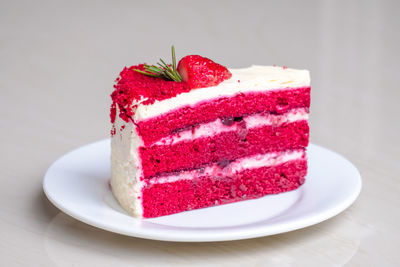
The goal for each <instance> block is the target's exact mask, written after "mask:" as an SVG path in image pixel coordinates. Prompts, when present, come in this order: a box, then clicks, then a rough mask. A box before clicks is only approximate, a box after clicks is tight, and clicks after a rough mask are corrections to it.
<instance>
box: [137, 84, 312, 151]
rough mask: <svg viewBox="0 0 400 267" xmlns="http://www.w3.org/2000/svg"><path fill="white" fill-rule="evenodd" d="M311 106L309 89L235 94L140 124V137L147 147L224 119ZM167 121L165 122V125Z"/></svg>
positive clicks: (177, 110) (277, 112)
mask: <svg viewBox="0 0 400 267" xmlns="http://www.w3.org/2000/svg"><path fill="white" fill-rule="evenodd" d="M309 106H310V87H303V88H295V89H292V90H290V89H289V90H288V89H285V90H270V91H265V92H252V93H246V94H238V95H236V96H233V97H222V98H218V99H215V100H210V101H205V102H202V103H199V104H197V105H195V106H185V107H182V108H179V109H176V110H173V111H171V112H168V113H166V114H163V115H160V116H157V117H154V118H151V119H147V120H143V121H139V122H138V123H137V127H138V132H139V135H140V136H141V137H142V139H143V142H144V144H145V145H146V146H147V145H150V144H152V143H153V142H155V141H157V140H159V139H160V138H162V137H165V136H168V135H170V134H171V133H172V132H176V131H177V130H179V129H185V128H187V127H189V126H192V125H196V124H201V123H205V122H210V121H214V120H216V119H217V118H223V117H241V116H245V115H250V114H254V113H260V112H271V113H276V114H283V113H285V112H287V111H288V110H290V109H294V108H302V107H306V108H308V107H309ZM166 122H168V123H166Z"/></svg>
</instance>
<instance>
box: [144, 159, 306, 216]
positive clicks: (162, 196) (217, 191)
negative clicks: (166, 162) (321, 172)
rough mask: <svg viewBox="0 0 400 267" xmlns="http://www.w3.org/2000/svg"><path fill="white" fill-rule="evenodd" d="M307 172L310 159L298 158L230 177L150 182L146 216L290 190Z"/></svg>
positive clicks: (300, 181) (145, 204)
mask: <svg viewBox="0 0 400 267" xmlns="http://www.w3.org/2000/svg"><path fill="white" fill-rule="evenodd" d="M306 172H307V161H306V160H305V159H298V160H293V161H289V162H286V163H283V164H281V165H278V166H271V167H262V168H257V169H247V170H244V171H242V172H240V173H237V174H235V175H234V176H230V177H211V176H205V177H204V176H203V177H201V178H199V179H194V180H179V181H175V182H172V183H160V184H152V185H148V186H146V187H145V188H144V189H143V196H142V201H143V216H144V217H145V218H151V217H158V216H163V215H168V214H173V213H177V212H182V211H186V210H193V209H198V208H204V207H210V206H215V205H220V204H226V203H231V202H236V201H241V200H245V199H254V198H259V197H262V196H264V195H266V194H277V193H281V192H286V191H290V190H293V189H296V188H298V187H299V186H300V185H301V184H303V183H304V179H305V175H306Z"/></svg>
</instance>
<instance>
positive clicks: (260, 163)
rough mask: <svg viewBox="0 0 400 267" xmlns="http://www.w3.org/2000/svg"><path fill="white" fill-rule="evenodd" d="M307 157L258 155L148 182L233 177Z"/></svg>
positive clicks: (298, 154) (288, 153) (297, 153)
mask: <svg viewBox="0 0 400 267" xmlns="http://www.w3.org/2000/svg"><path fill="white" fill-rule="evenodd" d="M303 157H305V151H304V150H292V151H286V152H274V153H267V154H258V155H254V156H250V157H244V158H240V159H237V160H235V161H233V162H231V163H230V164H229V165H227V166H226V167H224V168H221V167H220V166H218V164H212V165H209V166H207V167H205V168H204V170H203V171H199V170H191V171H183V172H181V173H179V174H177V175H168V176H160V177H157V178H153V179H151V180H149V181H148V183H149V184H162V183H172V182H176V181H179V180H191V179H194V178H196V177H202V176H213V177H224V176H231V175H233V174H235V173H239V172H242V171H244V170H248V169H256V168H261V167H268V166H275V165H280V164H283V163H285V162H289V161H292V160H297V159H301V158H303Z"/></svg>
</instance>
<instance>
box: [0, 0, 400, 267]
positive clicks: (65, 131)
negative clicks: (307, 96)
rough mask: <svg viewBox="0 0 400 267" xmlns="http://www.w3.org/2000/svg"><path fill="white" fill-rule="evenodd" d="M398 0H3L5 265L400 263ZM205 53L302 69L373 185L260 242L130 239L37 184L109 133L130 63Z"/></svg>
mask: <svg viewBox="0 0 400 267" xmlns="http://www.w3.org/2000/svg"><path fill="white" fill-rule="evenodd" d="M399 13H400V4H399V2H398V1H209V0H207V1H0V93H1V94H0V126H1V149H0V157H1V158H0V160H1V161H0V162H1V169H0V175H1V183H2V185H1V187H0V233H1V236H2V237H1V238H0V258H1V261H2V264H5V265H4V266H17V265H21V266H32V265H35V266H55V265H56V266H72V265H76V266H110V265H112V264H119V265H118V266H132V265H139V266H140V265H150V266H159V264H160V263H161V262H163V263H164V264H166V265H187V264H192V265H196V266H197V265H198V266H204V265H215V266H228V265H229V266H244V265H251V266H266V265H268V266H340V265H344V264H347V265H348V266H396V265H397V264H399V263H400V256H399V253H398V247H399V245H400V242H399V239H400V231H399V228H398V226H399V225H400V214H399V206H400V197H399V193H400V192H399V191H400V182H399V173H400V167H399V163H398V162H399V160H400V157H399V153H400V145H399V142H398V136H399V130H400V124H399V121H400V120H399V118H398V116H399V113H400V112H399V108H398V103H399V99H400V88H399V77H400V68H399V59H400V57H399V47H400V36H399V26H400V23H399V22H400V20H399ZM171 44H174V45H175V47H176V50H177V56H178V58H180V57H182V56H184V55H187V54H200V55H203V56H207V57H210V58H212V59H214V60H215V61H216V62H219V63H222V64H224V65H227V66H229V67H246V66H249V65H251V64H261V65H272V64H277V65H285V66H289V67H294V68H306V69H309V70H310V71H311V77H312V107H311V120H310V123H311V141H312V142H314V143H317V144H320V145H323V146H325V147H328V148H331V149H333V150H335V151H337V152H339V153H341V154H343V155H344V156H346V157H347V158H349V159H350V160H351V161H352V162H353V163H354V164H355V165H356V166H357V167H358V168H359V169H360V171H361V173H362V176H363V182H364V187H363V190H362V193H361V195H360V197H359V199H358V200H357V201H356V203H355V204H354V205H353V206H352V207H351V208H349V209H348V210H347V211H345V212H344V213H342V214H341V215H339V216H337V217H335V218H333V219H331V220H329V221H327V222H324V223H321V224H319V225H316V226H313V227H309V228H307V229H302V230H298V231H295V232H291V233H287V234H281V235H276V236H272V237H265V238H259V239H253V240H245V241H236V242H225V243H205V244H179V243H168V242H156V241H148V240H141V239H136V238H128V237H123V236H120V235H116V234H113V233H108V232H105V231H102V230H98V229H95V228H93V227H90V226H87V225H85V224H83V223H80V222H78V221H76V220H74V219H72V218H70V217H68V216H67V215H65V214H63V213H61V212H59V210H57V209H56V208H54V207H53V206H52V205H51V204H50V203H49V202H48V201H47V200H46V198H45V196H44V195H43V193H42V189H41V181H42V177H43V175H44V173H45V171H46V169H47V167H48V166H49V165H50V164H51V163H52V162H53V161H54V160H56V159H57V158H58V157H59V156H61V155H62V154H64V153H66V152H67V151H69V150H71V149H73V148H76V147H78V146H81V145H84V144H86V143H89V142H93V141H96V140H99V139H103V138H107V137H108V134H109V131H110V124H109V105H110V98H109V94H110V93H111V91H112V86H113V81H114V80H115V78H116V77H117V76H118V73H119V72H120V71H121V70H122V68H123V67H124V66H126V65H133V64H137V63H139V62H147V63H154V62H156V60H158V58H159V57H163V58H166V59H169V57H170V52H169V51H170V46H171Z"/></svg>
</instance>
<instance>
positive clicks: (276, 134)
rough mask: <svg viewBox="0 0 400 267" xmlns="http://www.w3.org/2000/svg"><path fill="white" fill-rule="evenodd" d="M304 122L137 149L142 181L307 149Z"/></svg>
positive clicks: (306, 129)
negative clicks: (180, 171) (292, 150)
mask: <svg viewBox="0 0 400 267" xmlns="http://www.w3.org/2000/svg"><path fill="white" fill-rule="evenodd" d="M308 136H309V127H308V123H307V121H305V120H303V121H296V122H292V123H285V124H282V125H280V126H271V125H268V126H263V127H257V128H251V129H248V130H247V129H244V131H243V130H242V131H241V130H239V131H232V132H223V133H220V134H217V135H214V136H210V137H204V138H198V139H195V140H193V141H182V142H179V143H177V144H174V145H153V146H151V147H141V148H140V149H139V153H140V157H141V161H142V169H143V175H144V178H150V177H152V176H154V175H157V174H161V173H166V172H172V171H176V170H183V169H191V168H197V167H200V166H202V165H204V164H206V163H209V162H219V161H225V162H226V161H231V160H234V159H238V158H241V157H244V156H249V155H254V154H264V153H268V152H274V151H281V150H287V149H297V148H304V147H306V146H307V145H308Z"/></svg>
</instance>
